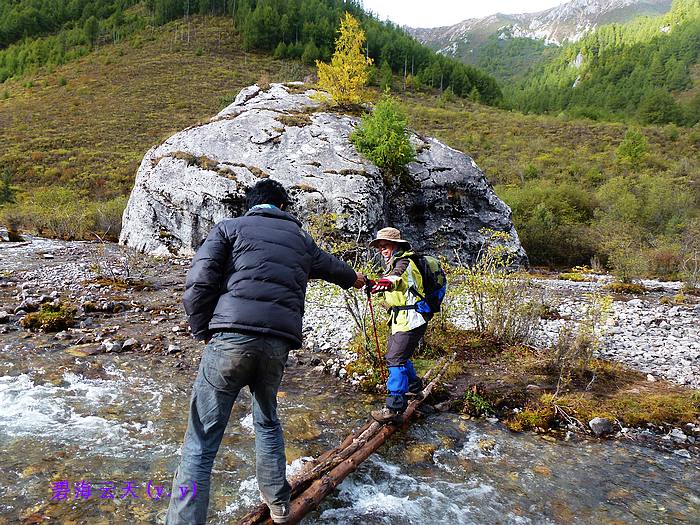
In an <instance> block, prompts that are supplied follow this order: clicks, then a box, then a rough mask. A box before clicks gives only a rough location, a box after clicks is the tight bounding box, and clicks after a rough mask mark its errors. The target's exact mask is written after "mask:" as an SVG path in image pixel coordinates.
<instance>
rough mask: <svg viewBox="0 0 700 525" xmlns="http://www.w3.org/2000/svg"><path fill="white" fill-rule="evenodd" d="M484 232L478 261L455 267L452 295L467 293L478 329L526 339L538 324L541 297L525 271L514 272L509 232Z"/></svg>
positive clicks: (514, 341)
mask: <svg viewBox="0 0 700 525" xmlns="http://www.w3.org/2000/svg"><path fill="white" fill-rule="evenodd" d="M482 233H483V234H484V235H485V236H486V242H485V243H484V245H483V246H482V248H481V250H480V252H479V255H478V256H477V261H476V263H475V264H474V265H472V266H471V267H468V268H461V269H460V271H458V272H457V271H453V275H452V276H451V281H450V282H451V284H450V292H449V295H452V296H459V297H466V300H467V303H468V307H469V309H470V313H471V316H472V318H473V319H474V323H475V325H476V330H477V331H478V332H480V333H483V334H486V335H488V336H490V337H493V338H495V339H497V340H499V341H502V342H504V343H507V344H517V343H523V342H524V343H526V342H528V341H529V340H530V337H531V336H532V334H533V333H534V331H535V329H536V328H537V326H538V325H539V319H540V312H541V311H542V303H543V301H542V297H538V295H537V293H536V289H535V287H534V285H533V282H532V280H531V279H530V278H529V277H528V275H527V274H526V273H522V272H516V273H513V272H511V268H512V264H513V254H512V252H511V250H510V248H508V246H507V244H508V243H509V242H510V236H509V235H508V234H507V233H504V232H495V231H492V230H482Z"/></svg>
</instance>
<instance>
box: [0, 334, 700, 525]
mask: <svg viewBox="0 0 700 525" xmlns="http://www.w3.org/2000/svg"><path fill="white" fill-rule="evenodd" d="M3 344H4V348H2V355H3V359H2V363H0V471H2V473H3V475H2V482H1V483H0V524H4V523H7V524H14V523H63V524H90V525H100V524H122V523H124V524H140V523H162V521H163V518H164V514H165V509H166V507H167V498H166V497H165V496H164V494H165V493H166V492H168V491H169V490H170V480H171V478H172V472H173V470H174V468H175V466H176V464H177V460H178V451H179V447H180V444H181V440H182V437H183V435H184V431H185V425H186V418H187V407H188V399H189V392H190V387H191V383H192V380H193V377H194V373H195V371H194V370H188V371H186V372H182V371H178V370H177V369H175V368H173V363H172V361H173V360H175V359H176V358H175V357H171V356H154V355H139V354H135V353H131V354H127V353H125V354H103V355H97V356H91V357H89V358H84V357H76V356H73V355H70V354H68V353H66V352H64V351H60V350H53V351H52V350H50V349H43V350H37V351H33V352H32V351H28V349H27V347H26V346H25V345H24V344H23V343H22V340H21V337H15V336H14V335H13V336H12V337H9V338H7V337H6V338H5V339H4V342H3ZM279 401H280V414H281V417H282V421H283V425H284V427H285V437H286V442H287V453H288V461H290V468H291V469H295V468H299V465H300V464H301V458H303V457H308V456H315V455H318V454H319V453H320V452H322V451H323V450H325V449H326V448H329V447H331V446H334V445H336V444H337V443H338V442H339V441H340V440H342V438H343V437H344V436H345V435H347V434H348V433H349V432H350V431H351V430H352V429H353V428H354V427H355V426H359V425H360V424H361V423H362V422H364V421H365V419H366V417H367V413H368V410H369V409H370V408H371V407H372V406H376V405H378V404H379V403H381V399H379V398H377V397H371V396H368V395H365V394H359V393H357V392H354V391H352V390H351V389H350V388H349V387H347V386H345V385H344V384H341V383H340V382H338V381H337V380H335V379H332V378H329V377H328V376H326V375H318V374H316V373H314V372H313V371H312V370H311V368H310V367H308V366H301V365H296V364H295V359H290V365H289V367H288V369H287V373H286V375H285V379H284V382H283V385H282V388H281V394H280V400H279ZM253 439H254V437H253V433H252V418H251V415H250V398H249V396H248V395H247V393H246V394H242V395H241V397H240V398H239V401H238V402H237V404H236V405H235V407H234V409H233V413H232V417H231V421H230V423H229V427H228V429H227V434H226V437H225V438H224V442H223V445H222V449H221V450H220V452H219V455H218V457H217V461H216V463H215V467H214V476H213V488H212V497H211V505H210V523H215V524H226V523H232V522H235V521H234V520H235V518H237V517H241V516H242V515H243V514H245V513H246V512H247V510H248V509H249V507H250V506H251V505H255V504H257V503H258V500H257V486H256V482H255V478H254V457H253ZM699 481H700V461H698V460H697V458H691V459H686V458H682V457H679V456H676V455H674V454H667V453H662V452H658V451H656V450H652V449H648V448H644V447H641V446H638V445H636V444H634V443H631V442H625V441H595V440H587V439H579V438H574V439H573V440H571V441H568V442H564V441H554V440H551V439H544V438H543V437H542V436H538V435H535V434H529V433H524V434H515V433H512V432H509V431H508V430H506V429H505V428H503V427H502V426H501V425H500V424H499V423H491V422H488V421H473V420H467V419H464V418H463V417H461V416H459V415H456V414H449V413H444V414H432V415H429V416H427V417H425V418H424V419H421V420H420V421H419V422H417V423H415V424H414V425H412V426H411V427H410V429H409V430H407V431H406V432H404V433H400V434H399V435H397V436H395V437H394V438H393V439H392V440H391V441H390V442H388V443H387V444H386V445H385V446H384V447H382V448H381V449H380V451H379V452H378V453H377V454H375V455H373V456H372V457H371V458H370V459H369V460H368V461H366V462H365V463H364V464H363V465H362V466H361V467H360V468H359V469H358V471H357V472H355V473H354V474H353V475H351V476H350V477H348V478H347V479H346V480H345V481H344V483H343V484H342V485H341V486H340V487H339V489H338V490H337V491H336V492H335V493H334V494H333V495H332V496H331V497H329V498H328V499H327V500H326V501H325V502H324V503H323V505H322V506H321V508H319V509H318V510H316V511H314V512H313V513H312V514H310V515H309V516H308V517H307V518H305V520H304V521H303V522H302V523H306V524H358V525H359V524H363V525H365V524H414V523H421V524H429V523H435V524H438V523H440V524H442V523H453V524H483V523H501V524H507V523H512V524H526V523H533V524H550V523H552V524H558V523H562V524H564V523H566V524H569V523H581V524H583V523H586V524H588V523H591V524H592V523H610V524H619V523H664V524H667V523H689V524H691V523H692V524H698V523H700V483H699ZM76 484H77V485H76Z"/></svg>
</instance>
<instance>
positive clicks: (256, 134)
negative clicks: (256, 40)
mask: <svg viewBox="0 0 700 525" xmlns="http://www.w3.org/2000/svg"><path fill="white" fill-rule="evenodd" d="M314 95H315V92H314V91H313V90H307V89H305V88H304V86H302V85H301V84H286V85H282V84H273V85H271V86H270V87H269V88H268V89H261V88H260V87H258V86H251V87H248V88H245V89H244V90H242V91H241V92H240V93H239V94H238V96H237V97H236V99H235V101H234V102H233V104H231V105H230V106H228V107H227V108H225V109H224V110H223V111H221V112H220V113H219V114H218V115H216V116H215V117H214V118H212V119H211V120H210V121H209V122H206V123H203V124H198V125H195V126H192V127H190V128H187V129H185V130H183V131H181V132H179V133H177V134H175V135H173V136H172V137H170V138H169V139H167V140H166V141H165V142H163V143H162V144H160V145H159V146H156V147H154V148H152V149H151V150H149V151H148V153H146V155H145V157H144V159H143V161H142V162H141V166H140V167H139V170H138V173H137V177H136V182H135V185H134V189H133V191H132V193H131V197H130V199H129V203H128V205H127V208H126V210H125V212H124V218H123V229H122V234H121V238H120V242H121V243H122V244H126V245H128V246H131V247H134V248H136V249H138V250H140V251H144V252H148V253H151V254H157V255H169V254H173V255H189V254H192V253H193V252H194V250H196V248H197V247H198V246H199V244H200V243H201V241H202V240H203V239H204V238H205V237H206V235H207V233H208V231H209V230H210V228H211V227H212V226H213V225H214V224H215V223H216V222H218V221H220V220H222V219H224V218H226V217H235V216H237V215H240V214H241V213H243V212H244V211H245V205H244V195H245V191H246V189H247V188H249V187H250V186H252V185H253V184H255V182H256V181H257V180H258V179H259V178H261V177H273V178H274V179H275V180H278V181H280V182H281V183H282V184H283V185H284V186H285V187H286V188H287V189H288V191H289V193H290V196H291V197H292V199H293V202H294V203H293V206H292V207H291V210H290V211H291V212H292V213H293V214H295V215H297V216H298V217H300V218H301V219H302V220H307V219H308V218H309V217H310V216H312V215H316V216H318V215H320V214H333V215H334V217H337V219H336V228H337V229H338V232H339V235H340V236H345V237H347V238H357V237H358V236H359V238H361V239H369V238H370V236H371V235H372V234H373V233H374V232H375V231H376V230H378V229H379V228H381V227H384V226H387V225H391V226H395V227H397V228H399V229H401V231H402V233H403V234H404V236H405V238H408V239H411V240H412V241H413V244H414V247H416V248H418V249H421V250H429V251H431V252H440V253H443V254H445V255H446V256H448V257H450V258H456V257H457V256H459V258H461V259H462V260H463V261H469V260H473V258H474V256H475V255H476V253H477V251H478V249H479V247H480V246H481V244H482V242H483V235H482V234H481V233H480V232H479V230H481V229H482V228H491V229H494V230H499V231H505V232H509V233H510V234H511V237H512V243H511V244H512V248H513V249H514V250H515V251H516V252H517V254H518V258H519V260H520V261H521V262H523V263H525V262H526V261H527V257H526V255H525V252H524V251H523V249H522V247H521V246H520V242H519V240H518V236H517V233H516V231H515V228H514V227H513V223H512V221H511V211H510V209H509V208H508V206H506V205H505V204H504V203H503V201H501V200H500V199H499V198H498V197H497V196H496V194H495V193H494V191H493V188H492V187H491V184H490V183H489V182H488V180H487V179H486V177H485V176H484V174H483V173H482V172H481V170H479V168H478V166H477V165H476V164H475V163H474V161H473V160H472V159H471V158H470V157H469V156H468V155H465V154H464V153H461V152H459V151H456V150H454V149H452V148H449V147H448V146H446V145H444V144H442V143H441V142H439V141H437V140H435V139H433V138H429V137H422V136H420V135H417V134H415V133H412V134H411V141H412V143H413V145H414V146H415V148H416V151H417V158H416V160H415V161H414V162H412V163H411V164H410V165H409V166H408V173H407V175H406V176H405V177H402V178H401V182H400V183H399V182H395V183H387V182H385V178H384V177H383V176H382V173H381V172H380V170H379V169H378V168H377V167H376V166H374V165H373V164H372V163H371V162H369V161H368V160H366V159H364V158H362V157H361V156H360V155H359V154H358V153H357V151H356V150H355V148H354V146H353V145H352V144H351V143H350V141H349V135H350V133H351V131H352V130H353V128H354V127H355V125H356V124H357V122H358V119H356V118H354V117H351V116H347V115H343V114H339V113H335V112H330V111H328V110H326V109H325V108H324V106H323V105H322V103H321V102H319V98H318V97H316V96H314Z"/></svg>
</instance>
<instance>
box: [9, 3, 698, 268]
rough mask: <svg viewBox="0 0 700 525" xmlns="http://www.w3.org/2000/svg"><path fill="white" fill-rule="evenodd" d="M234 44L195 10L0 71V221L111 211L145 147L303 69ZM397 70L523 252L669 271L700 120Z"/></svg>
mask: <svg viewBox="0 0 700 525" xmlns="http://www.w3.org/2000/svg"><path fill="white" fill-rule="evenodd" d="M188 26H189V30H188ZM188 33H189V42H188ZM244 49H245V47H244V44H243V42H242V41H241V37H240V35H238V34H237V33H235V32H234V31H233V30H232V29H231V24H230V20H229V19H228V18H223V17H208V16H206V17H203V16H199V17H191V19H190V23H189V24H187V23H186V22H185V21H182V20H178V21H175V22H171V23H169V24H167V25H165V26H161V27H151V28H148V29H146V30H143V31H140V32H138V33H135V34H134V35H131V36H130V37H129V38H126V39H124V40H122V41H120V42H118V43H116V44H109V45H105V46H102V47H99V48H98V49H96V50H95V51H94V52H92V53H91V54H89V55H88V56H86V57H82V58H80V59H78V60H75V61H72V62H70V63H68V64H66V65H63V66H59V67H57V68H56V69H55V70H53V71H52V72H43V73H36V74H33V75H29V76H25V77H24V78H22V79H21V80H9V81H7V82H6V83H5V84H4V86H3V87H4V88H5V89H6V90H7V91H8V93H9V96H8V97H7V98H6V99H0V126H1V127H2V129H3V132H2V134H0V163H2V166H4V167H5V168H6V169H8V170H9V171H10V172H11V175H12V178H13V181H12V184H11V188H12V189H13V190H14V193H15V195H14V197H15V200H16V201H18V204H16V205H11V204H6V205H5V206H4V207H3V209H2V214H3V216H4V222H5V223H6V224H7V223H12V222H13V221H14V223H15V224H17V225H19V226H24V227H32V228H35V229H37V228H38V229H41V228H43V231H44V232H45V233H54V234H59V235H64V236H68V237H69V236H75V235H86V234H87V232H89V231H90V230H91V228H94V227H95V226H94V225H93V224H89V217H85V213H86V211H87V210H88V209H89V207H90V206H96V205H97V204H99V201H108V200H109V199H116V200H115V201H113V206H112V207H111V208H107V209H106V210H103V211H101V212H100V213H98V214H97V215H98V216H103V215H105V214H107V215H109V214H110V213H111V214H112V220H113V221H115V222H116V221H118V218H119V213H120V211H121V209H123V205H124V202H125V201H124V197H123V196H125V195H127V194H128V192H129V191H130V189H131V187H132V184H133V181H134V176H135V174H136V170H137V168H138V165H139V162H140V160H141V158H142V157H143V155H144V154H145V153H146V151H147V150H148V149H149V148H150V147H152V146H154V145H156V144H158V143H159V142H160V141H162V140H163V139H165V138H166V137H168V136H169V135H171V134H172V133H174V132H176V131H178V130H180V129H183V128H185V127H187V126H189V125H192V124H193V123H196V122H198V121H202V120H204V119H207V118H209V117H211V116H212V115H214V114H215V113H216V112H218V111H219V110H220V109H222V108H223V107H224V106H225V105H227V104H229V103H230V102H231V101H232V100H233V97H234V96H235V94H236V93H237V92H238V91H239V90H240V89H241V88H242V87H244V86H247V85H250V84H252V83H254V82H261V83H265V82H269V81H290V80H299V79H303V78H304V77H305V76H306V75H308V74H309V73H310V72H311V70H310V69H309V68H308V67H306V66H304V65H303V64H302V63H301V62H299V61H294V60H288V59H285V60H276V59H274V58H272V57H271V56H270V54H269V53H268V54H263V53H252V52H246V51H244ZM61 79H64V80H65V82H62V81H61ZM401 80H402V79H400V78H394V79H393V85H394V89H395V92H397V93H398V95H400V97H403V99H404V101H405V102H406V104H405V106H406V110H407V111H408V114H409V125H410V126H411V127H413V128H415V129H416V130H418V131H419V132H421V133H425V134H429V135H434V136H437V137H438V138H440V139H442V140H443V141H444V142H446V143H447V144H448V145H450V146H452V147H455V148H458V149H460V150H463V151H465V152H467V153H469V154H471V155H472V156H473V157H474V158H475V160H476V161H477V163H478V164H479V166H480V167H481V168H482V169H483V170H484V171H485V173H486V175H487V177H489V179H490V180H491V181H492V182H493V183H494V185H496V190H497V193H498V194H499V195H500V196H501V197H503V198H504V199H505V200H506V202H507V203H508V204H510V205H511V206H512V208H513V210H514V220H515V223H516V226H517V227H518V231H519V232H520V235H521V237H522V241H523V243H524V245H525V248H526V250H528V253H529V255H530V257H531V260H532V262H533V263H535V264H550V265H570V264H576V263H589V264H590V261H591V257H592V256H597V257H598V260H599V261H600V262H601V263H605V262H610V264H611V265H617V266H618V267H619V268H622V269H625V268H627V267H629V266H630V265H631V266H633V273H635V274H636V275H643V274H646V273H651V274H655V275H667V276H677V275H678V271H679V261H680V257H681V255H682V253H683V249H684V248H683V247H684V242H685V241H684V236H686V237H687V236H688V235H690V232H692V227H693V224H694V223H693V221H692V218H693V217H694V216H696V215H697V212H698V208H699V206H698V204H699V203H700V181H699V180H698V177H697V173H698V171H699V170H700V167H699V166H698V159H699V158H700V156H699V155H698V151H699V150H700V131H695V130H692V131H690V132H688V131H687V130H681V129H679V128H677V127H675V126H673V125H669V126H665V127H647V128H643V129H641V130H640V131H639V132H636V131H635V130H633V129H628V128H627V127H626V126H624V125H622V124H601V123H595V122H590V121H568V120H565V119H563V118H553V117H543V116H534V115H522V114H518V113H513V112H508V111H503V110H500V109H497V108H493V107H489V106H485V105H482V104H478V103H472V102H468V101H465V100H463V99H459V98H457V97H455V96H454V95H452V94H450V90H446V91H445V92H443V93H442V94H440V93H439V92H438V91H437V90H430V89H426V88H424V89H423V90H417V89H416V88H415V86H413V87H411V86H410V85H409V89H408V90H407V91H405V92H404V91H403V89H402V88H403V86H402V84H401ZM412 89H414V90H412ZM379 92H380V90H379V89H378V88H377V89H376V91H375V93H376V95H377V98H379ZM635 133H636V135H635ZM625 137H627V139H625ZM635 137H636V138H635ZM625 143H627V145H626V146H625V145H624V144H625ZM46 188H50V189H46ZM0 196H2V192H0ZM96 203H97V204H96ZM57 215H59V216H65V217H66V221H67V222H70V220H69V218H70V217H75V216H79V217H80V218H81V220H82V221H83V222H82V223H81V224H79V225H75V224H73V225H72V226H71V224H68V225H63V226H62V227H63V229H57V228H54V227H53V226H51V225H50V224H49V223H48V222H47V221H46V220H44V219H46V217H47V216H51V217H55V216H57ZM103 219H105V217H103ZM107 219H109V217H107ZM86 221H87V222H86ZM114 228H116V226H113V229H112V232H114V231H115V230H114ZM622 234H625V235H622ZM630 237H631V239H630ZM625 256H628V257H627V260H626V259H625ZM649 262H650V263H651V264H647V263H649ZM627 273H629V272H627Z"/></svg>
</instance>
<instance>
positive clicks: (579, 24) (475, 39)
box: [406, 0, 672, 64]
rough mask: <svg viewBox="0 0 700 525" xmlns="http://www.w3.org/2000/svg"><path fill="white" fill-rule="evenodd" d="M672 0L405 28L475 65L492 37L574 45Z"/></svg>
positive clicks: (601, 1) (587, 1)
mask: <svg viewBox="0 0 700 525" xmlns="http://www.w3.org/2000/svg"><path fill="white" fill-rule="evenodd" d="M671 4H672V0H572V1H570V2H566V3H563V4H561V5H558V6H556V7H553V8H550V9H545V10H543V11H537V12H534V13H522V14H502V13H496V14H493V15H489V16H486V17H483V18H471V19H466V20H463V21H461V22H459V23H457V24H454V25H451V26H442V27H437V28H410V27H409V28H406V29H407V31H408V32H409V33H410V34H411V35H413V36H414V37H415V38H416V39H417V40H419V41H420V42H421V43H423V44H425V45H427V46H428V47H430V48H431V49H434V50H436V51H437V52H438V53H440V54H443V55H446V56H450V57H453V58H457V59H459V60H462V61H464V62H466V63H470V64H476V63H477V60H478V57H479V51H480V49H481V47H482V46H483V45H484V44H485V43H486V42H487V40H488V39H489V37H491V36H492V35H498V38H500V39H507V38H529V39H533V40H540V41H543V42H544V43H545V44H547V45H562V44H563V43H565V42H567V41H577V40H579V39H580V38H581V37H582V36H583V35H585V34H587V33H589V32H591V31H593V30H595V29H596V28H597V27H599V26H601V25H604V24H609V23H613V22H625V21H629V20H631V19H633V18H635V17H638V16H645V15H658V14H663V13H666V12H668V11H669V10H670V9H671Z"/></svg>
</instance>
